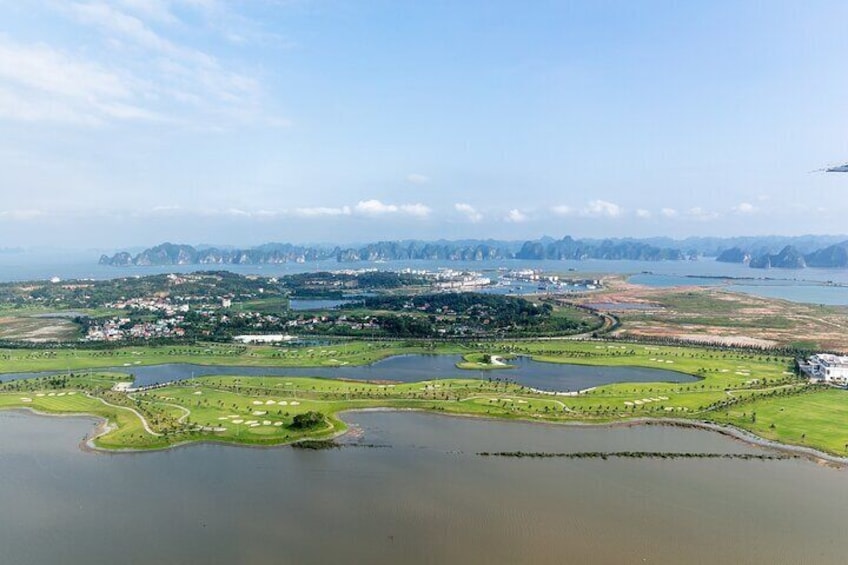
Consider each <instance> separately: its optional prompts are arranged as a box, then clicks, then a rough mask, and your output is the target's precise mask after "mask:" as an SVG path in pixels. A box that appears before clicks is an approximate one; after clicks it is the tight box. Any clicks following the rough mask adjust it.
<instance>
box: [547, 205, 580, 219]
mask: <svg viewBox="0 0 848 565" xmlns="http://www.w3.org/2000/svg"><path fill="white" fill-rule="evenodd" d="M551 211H552V212H553V213H554V214H556V215H557V216H571V215H572V214H574V208H572V207H570V206H562V205H560V206H554V207H553V208H551Z"/></svg>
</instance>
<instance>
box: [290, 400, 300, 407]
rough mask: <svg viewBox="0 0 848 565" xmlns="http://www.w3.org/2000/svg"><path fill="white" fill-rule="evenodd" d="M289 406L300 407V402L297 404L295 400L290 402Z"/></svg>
mask: <svg viewBox="0 0 848 565" xmlns="http://www.w3.org/2000/svg"><path fill="white" fill-rule="evenodd" d="M291 405H292V406H300V402H298V401H297V400H292V401H291Z"/></svg>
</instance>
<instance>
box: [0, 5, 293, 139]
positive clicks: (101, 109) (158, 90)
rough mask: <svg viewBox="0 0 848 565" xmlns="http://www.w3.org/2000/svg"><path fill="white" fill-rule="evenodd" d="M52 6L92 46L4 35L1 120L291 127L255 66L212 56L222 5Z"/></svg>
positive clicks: (0, 73) (0, 51) (1, 46)
mask: <svg viewBox="0 0 848 565" xmlns="http://www.w3.org/2000/svg"><path fill="white" fill-rule="evenodd" d="M176 4H179V5H180V6H181V8H190V9H191V10H192V11H193V14H190V15H189V16H187V17H185V19H180V18H179V17H178V16H177V14H179V15H181V16H183V15H185V10H184V9H181V10H175V9H174V6H175V5H176ZM52 6H53V7H54V8H55V9H56V10H57V11H58V12H59V13H61V14H63V15H65V16H68V17H69V19H70V20H71V21H72V22H73V23H74V24H76V26H77V27H79V28H81V29H79V30H75V31H77V32H81V33H79V35H80V36H81V37H83V38H84V39H83V40H82V41H80V42H79V44H73V47H70V44H68V43H65V45H68V47H64V48H63V47H61V46H59V45H61V44H60V43H59V42H62V41H63V38H62V36H61V35H58V36H51V37H50V41H51V43H53V44H52V45H51V44H47V43H32V42H29V43H26V42H16V41H14V40H10V39H7V38H5V36H2V35H0V119H7V120H16V121H27V122H39V121H42V122H53V123H66V124H74V125H86V126H92V125H101V124H104V123H110V122H126V121H156V122H169V123H173V124H182V125H189V126H193V127H196V128H201V129H219V130H226V129H228V128H230V127H232V126H242V125H261V126H265V127H288V126H290V125H291V124H290V121H289V120H288V119H285V118H283V117H280V116H277V115H275V113H274V112H273V111H272V110H271V109H270V108H268V107H266V103H265V102H266V96H265V93H264V89H263V88H262V85H261V84H260V82H259V81H258V80H257V79H256V78H254V77H253V76H250V75H248V74H246V73H245V71H244V70H243V69H244V68H247V66H246V65H242V64H239V62H238V61H234V62H230V60H229V59H219V58H218V57H216V56H213V55H212V54H210V53H209V52H207V51H205V49H206V47H205V45H208V44H209V42H208V41H206V39H208V35H209V29H207V28H206V27H204V25H205V24H204V21H205V20H204V17H205V16H206V15H207V14H212V13H216V14H218V16H220V11H219V10H218V11H216V10H217V8H216V6H218V3H217V2H197V1H195V0H115V1H113V2H105V1H87V2H67V3H60V2H57V3H52ZM91 30H94V31H95V32H96V33H95V34H92V31H91ZM101 41H102V42H103V43H100V42H101ZM104 44H105V48H104ZM200 45H202V46H204V47H203V48H197V46H200ZM210 124H214V126H210Z"/></svg>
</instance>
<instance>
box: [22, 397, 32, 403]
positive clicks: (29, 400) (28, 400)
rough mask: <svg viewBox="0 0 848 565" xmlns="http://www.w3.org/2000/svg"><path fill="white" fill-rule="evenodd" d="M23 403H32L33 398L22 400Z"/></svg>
mask: <svg viewBox="0 0 848 565" xmlns="http://www.w3.org/2000/svg"><path fill="white" fill-rule="evenodd" d="M21 402H32V398H26V397H24V398H21Z"/></svg>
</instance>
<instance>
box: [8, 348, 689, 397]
mask: <svg viewBox="0 0 848 565" xmlns="http://www.w3.org/2000/svg"><path fill="white" fill-rule="evenodd" d="M460 361H462V356H460V355H396V356H393V357H389V358H387V359H383V360H381V361H377V362H376V363H372V364H370V365H358V366H346V367H236V366H226V365H193V364H189V363H171V364H167V365H148V366H143V365H137V366H132V367H125V366H121V367H106V368H103V369H98V370H100V371H116V372H122V373H127V374H131V375H133V377H134V379H135V380H134V382H135V385H136V386H148V385H153V384H158V383H164V382H169V381H177V380H184V379H191V378H194V377H201V376H207V375H238V376H246V377H250V376H288V377H297V376H301V377H321V378H325V379H349V380H357V381H396V382H403V383H413V382H418V381H425V380H430V379H449V378H456V379H475V378H476V379H481V380H484V379H490V378H491V379H498V378H501V379H509V380H511V381H515V382H517V383H519V384H522V385H524V386H529V387H532V388H537V389H541V390H547V391H557V392H570V391H576V390H583V389H586V388H589V387H593V386H601V385H605V384H610V383H622V382H631V383H632V382H639V383H655V382H674V383H687V382H695V381H697V380H699V379H698V378H697V377H695V376H692V375H689V374H686V373H681V372H678V371H671V370H666V369H652V368H645V367H596V366H589V365H570V364H566V363H540V362H537V361H533V360H532V359H530V358H527V357H519V358H516V359H513V360H511V361H509V363H510V364H511V365H515V368H514V369H498V370H495V371H469V370H465V369H458V368H457V367H456V364H457V363H458V362H460ZM55 374H57V372H56V371H44V372H39V373H0V381H11V380H18V379H27V378H32V377H44V376H49V375H55Z"/></svg>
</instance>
